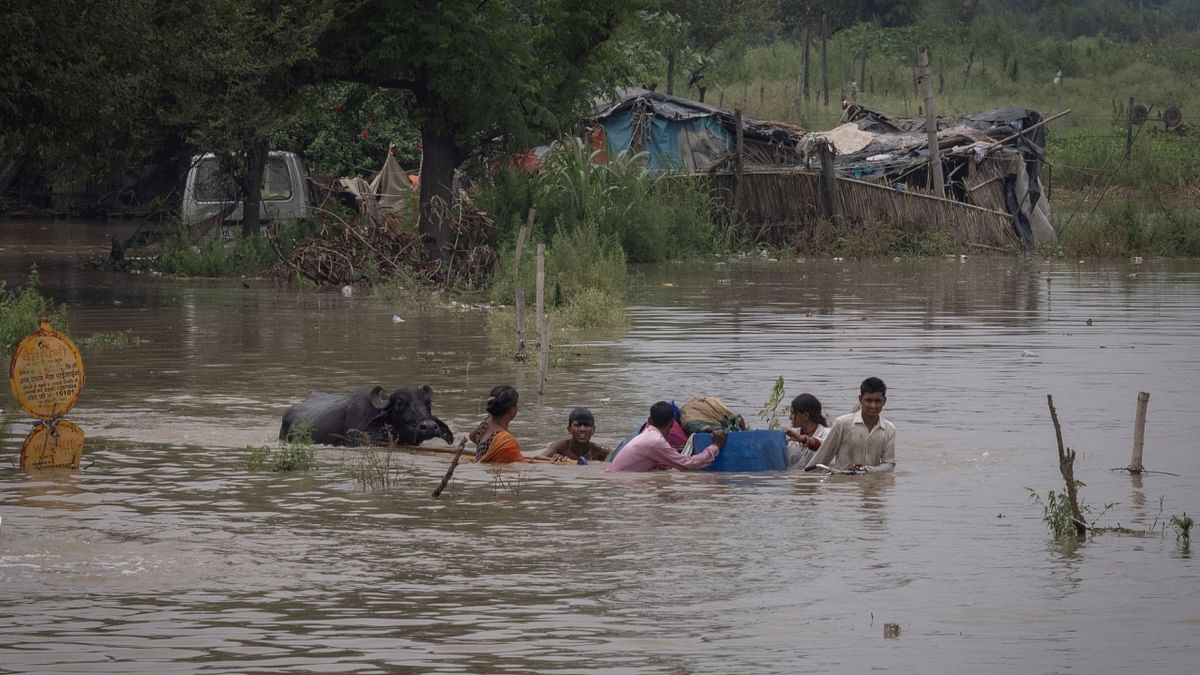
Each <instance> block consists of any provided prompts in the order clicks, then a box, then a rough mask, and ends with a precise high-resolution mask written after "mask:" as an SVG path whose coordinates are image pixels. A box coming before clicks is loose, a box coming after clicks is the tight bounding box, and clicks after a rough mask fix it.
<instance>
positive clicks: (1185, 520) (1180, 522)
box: [1171, 512, 1192, 542]
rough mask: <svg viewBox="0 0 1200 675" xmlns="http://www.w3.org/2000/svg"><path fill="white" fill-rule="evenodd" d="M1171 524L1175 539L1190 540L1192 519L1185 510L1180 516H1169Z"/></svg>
mask: <svg viewBox="0 0 1200 675" xmlns="http://www.w3.org/2000/svg"><path fill="white" fill-rule="evenodd" d="M1171 525H1172V526H1173V527H1174V528H1175V540H1176V541H1183V542H1190V541H1191V540H1192V519H1191V518H1190V517H1189V516H1188V514H1187V513H1186V512H1185V513H1184V514H1183V515H1182V516H1171Z"/></svg>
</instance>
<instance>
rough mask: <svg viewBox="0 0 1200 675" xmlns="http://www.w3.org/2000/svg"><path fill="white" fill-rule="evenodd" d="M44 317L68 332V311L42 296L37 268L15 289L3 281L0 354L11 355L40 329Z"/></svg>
mask: <svg viewBox="0 0 1200 675" xmlns="http://www.w3.org/2000/svg"><path fill="white" fill-rule="evenodd" d="M43 317H44V318H46V319H49V320H50V325H51V326H52V327H53V328H54V329H55V330H57V331H59V332H63V331H66V329H67V325H66V324H67V311H66V308H64V307H63V306H62V305H59V304H56V303H55V302H54V301H53V300H52V299H50V298H47V297H44V296H43V295H42V294H41V288H40V280H39V278H38V271H37V267H36V266H35V267H31V268H30V269H29V274H28V275H27V276H26V277H25V283H24V284H22V285H21V286H19V287H17V288H15V289H10V288H8V286H7V285H6V284H5V283H4V281H2V280H0V353H3V354H11V353H12V351H13V349H15V348H16V346H17V344H18V343H20V342H21V340H22V339H23V338H24V337H25V336H26V335H29V334H30V333H32V332H33V331H35V330H37V329H38V319H39V318H43Z"/></svg>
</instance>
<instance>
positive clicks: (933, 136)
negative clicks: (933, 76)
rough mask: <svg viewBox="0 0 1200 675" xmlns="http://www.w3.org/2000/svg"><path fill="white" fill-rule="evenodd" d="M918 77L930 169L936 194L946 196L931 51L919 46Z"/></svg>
mask: <svg viewBox="0 0 1200 675" xmlns="http://www.w3.org/2000/svg"><path fill="white" fill-rule="evenodd" d="M917 77H918V79H920V80H921V89H922V91H924V93H925V131H926V132H927V133H928V134H929V169H930V176H932V178H933V185H932V186H931V187H932V188H933V192H934V194H936V195H937V196H939V197H944V196H945V195H946V183H945V180H944V178H943V177H942V159H941V157H940V156H939V154H938V140H937V115H936V114H934V111H933V82H932V81H930V79H929V49H928V48H926V47H925V45H917Z"/></svg>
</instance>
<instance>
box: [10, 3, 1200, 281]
mask: <svg viewBox="0 0 1200 675" xmlns="http://www.w3.org/2000/svg"><path fill="white" fill-rule="evenodd" d="M918 43H925V44H928V45H929V46H930V49H931V52H932V54H933V55H934V63H935V68H936V71H937V75H936V77H937V80H938V91H937V95H938V106H939V111H941V112H959V111H969V110H979V109H984V108H988V107H994V106H996V105H1021V106H1027V107H1032V108H1035V109H1038V110H1040V111H1043V112H1044V113H1049V112H1052V111H1056V110H1059V109H1063V108H1068V107H1069V108H1071V109H1072V110H1073V114H1072V115H1071V116H1069V117H1067V118H1065V119H1064V120H1062V121H1060V122H1057V123H1056V124H1055V125H1054V126H1053V127H1052V128H1051V135H1050V146H1049V161H1050V164H1051V166H1052V171H1051V172H1050V176H1051V177H1052V181H1053V184H1054V186H1055V187H1067V188H1071V189H1104V188H1105V186H1108V185H1112V186H1117V187H1125V188H1137V189H1147V188H1149V189H1155V190H1157V189H1162V188H1164V187H1171V188H1174V189H1184V190H1186V189H1194V186H1195V185H1196V182H1197V180H1198V175H1200V167H1198V166H1197V164H1196V159H1195V158H1196V157H1200V149H1198V148H1197V145H1196V143H1197V138H1198V136H1197V135H1196V134H1195V133H1194V132H1193V133H1192V135H1191V136H1179V135H1175V134H1166V133H1162V132H1163V130H1162V129H1161V124H1158V123H1157V115H1158V114H1159V112H1161V110H1162V109H1163V107H1164V106H1166V105H1167V104H1176V105H1179V106H1180V107H1181V108H1182V110H1183V111H1184V113H1185V118H1186V119H1188V120H1193V119H1194V117H1195V115H1197V114H1200V93H1198V92H1200V81H1198V79H1197V78H1198V76H1200V3H1197V2H1194V0H902V1H900V2H881V1H879V0H848V1H847V0H738V1H736V2H735V1H733V0H691V1H686V2H685V1H677V0H606V1H602V2H593V3H578V2H572V1H569V0H536V1H535V0H499V1H496V2H478V1H477V0H420V1H418V0H408V1H402V2H392V1H384V0H367V1H365V2H364V1H361V0H354V1H351V0H298V1H296V2H290V3H286V4H284V5H279V4H278V3H268V2H264V1H263V0H182V1H168V0H94V1H88V2H83V1H81V0H62V1H61V2H56V3H49V4H47V3H40V4H39V3H32V2H9V3H6V5H5V8H4V11H2V12H0V159H4V158H8V157H15V158H18V159H20V160H23V161H24V162H25V163H26V166H29V165H33V166H36V167H40V171H41V172H42V173H43V174H44V175H46V176H59V177H61V176H64V175H67V176H69V177H71V178H72V179H74V180H82V179H84V178H88V177H96V178H101V179H103V178H105V177H107V176H108V175H109V172H111V171H112V170H113V169H117V168H121V167H129V166H136V165H137V164H139V163H140V162H143V161H147V158H149V157H151V156H156V157H160V158H161V157H164V156H165V157H170V158H171V159H172V160H173V161H174V162H176V164H177V167H178V169H179V170H180V171H182V170H183V169H184V168H186V162H187V158H189V157H190V156H191V154H193V153H194V152H196V151H198V150H216V151H225V152H226V153H228V154H227V155H226V156H228V157H229V158H231V163H232V166H231V168H233V169H234V171H235V174H236V175H238V176H239V177H240V179H241V185H242V189H243V190H244V192H245V193H246V197H247V200H248V202H252V201H253V200H254V197H255V192H256V190H257V187H256V186H257V185H259V181H256V180H254V178H253V176H254V173H255V171H257V170H259V166H260V165H261V161H259V160H261V157H262V156H263V153H265V152H266V149H267V148H268V147H273V148H278V149H287V150H293V151H297V152H301V153H302V154H304V156H305V158H306V159H307V160H308V162H309V164H310V165H312V166H315V167H318V168H320V169H322V170H323V171H325V172H327V173H331V174H334V175H341V174H367V173H369V172H371V171H374V170H375V169H377V168H378V167H379V166H380V165H381V163H382V161H383V159H384V155H385V153H386V152H388V148H389V146H391V145H393V144H394V145H395V146H396V154H397V157H398V159H399V160H400V162H401V164H402V165H403V166H405V167H407V168H410V169H413V168H417V167H420V169H421V172H422V174H423V175H422V186H423V187H422V190H421V209H420V211H419V216H420V227H421V234H422V235H423V239H422V241H424V242H425V245H426V249H427V250H426V254H427V257H429V258H432V259H437V258H438V257H439V256H441V255H443V254H444V252H445V245H446V243H447V241H448V238H449V237H450V230H449V227H448V224H447V223H446V220H445V218H442V217H441V216H443V215H444V212H443V211H439V210H438V209H437V208H436V205H437V202H438V200H449V198H450V197H451V196H452V195H451V190H452V188H453V187H454V186H455V185H456V183H455V176H456V172H459V171H462V170H464V169H469V171H468V173H469V174H470V175H471V176H472V177H474V178H475V179H476V181H477V182H482V183H485V184H488V185H490V187H489V190H490V191H491V194H490V195H487V196H484V197H481V202H484V203H486V204H488V206H487V208H488V209H489V210H490V211H491V212H492V214H493V216H494V217H495V218H496V219H497V223H498V227H497V232H496V235H495V236H496V239H497V240H496V241H495V242H493V243H494V244H495V245H497V246H500V247H501V248H502V249H503V246H504V245H505V243H506V242H507V243H508V244H509V245H511V241H512V240H513V239H514V238H515V235H514V233H515V231H516V229H517V226H519V223H520V222H521V221H522V220H523V218H524V214H525V213H526V212H527V211H528V209H529V208H530V207H531V206H536V207H537V208H538V210H539V213H540V216H539V218H538V223H539V228H541V229H540V231H539V233H538V234H539V240H540V241H544V242H546V243H552V240H553V239H554V237H555V236H558V235H572V234H573V233H574V232H575V231H576V230H577V229H580V228H586V230H587V231H588V232H591V231H592V229H594V231H595V236H597V237H599V238H600V240H601V241H603V242H606V245H615V246H618V247H619V248H620V249H621V251H622V254H623V256H624V257H625V259H626V260H628V261H630V262H641V261H659V260H663V259H665V258H669V257H674V256H680V255H690V254H694V253H697V252H701V251H704V250H710V249H711V248H712V246H711V242H713V241H716V242H717V248H720V247H721V246H723V245H725V243H726V240H727V237H728V235H727V234H724V233H723V231H722V230H721V229H720V228H719V227H718V224H714V222H713V217H711V216H710V215H709V213H710V211H709V209H708V204H707V203H706V200H705V199H703V198H702V191H701V190H700V189H699V188H698V187H697V186H695V185H692V184H689V183H687V182H686V181H679V180H673V181H655V180H648V179H646V178H645V177H644V176H641V175H640V174H639V173H638V172H636V171H632V170H628V168H627V167H624V168H623V167H622V165H621V163H622V162H624V161H626V160H621V159H618V160H617V161H616V162H614V164H613V165H611V166H609V167H606V168H603V169H601V170H599V171H597V172H583V173H581V172H580V168H581V167H582V165H584V164H586V157H585V156H583V155H581V154H580V153H575V155H571V154H570V153H564V154H562V155H560V156H558V157H555V158H552V159H551V161H550V163H549V164H548V167H547V171H546V172H545V175H544V176H543V177H539V178H538V179H536V180H534V179H527V178H519V179H509V178H497V179H495V180H494V181H493V180H491V179H487V178H484V176H485V175H486V173H487V172H486V171H484V170H483V167H486V166H489V165H491V164H492V163H493V162H494V160H495V159H496V158H497V157H499V156H503V155H504V154H505V153H507V152H510V151H512V150H514V149H519V148H522V147H528V146H531V145H534V144H538V143H543V142H545V141H546V140H547V139H552V138H558V137H560V135H561V134H563V133H566V134H572V133H575V132H576V131H577V125H578V122H579V121H580V120H581V119H585V118H586V116H587V111H588V110H589V107H590V105H591V101H592V100H593V97H594V96H596V95H598V94H600V93H602V92H605V91H611V90H613V89H616V88H619V87H622V86H626V85H631V84H640V85H659V86H661V87H663V88H665V89H670V90H672V91H674V93H676V94H679V95H682V96H687V97H693V98H696V97H700V96H704V95H707V98H706V100H707V101H709V102H712V103H718V104H721V105H723V106H724V107H727V108H729V107H733V106H734V105H735V104H736V105H739V106H740V107H742V108H743V110H745V111H746V112H747V113H748V114H753V115H758V116H763V117H770V118H776V119H786V120H793V121H797V122H799V123H801V124H802V125H806V126H809V127H812V128H821V127H828V126H832V125H833V124H836V122H837V120H838V118H839V116H840V107H839V106H838V102H839V101H840V100H841V99H842V98H854V99H856V100H858V101H859V102H860V103H863V104H864V105H867V106H868V107H872V108H876V109H880V110H885V111H889V112H895V113H899V114H910V115H912V114H916V113H917V111H918V109H919V107H920V105H921V104H920V103H919V101H918V100H917V97H916V95H915V92H914V90H913V84H912V82H913V78H912V65H913V59H914V54H913V46H914V45H915V44H918ZM822 54H825V56H824V57H822V56H821V55H822ZM822 88H823V89H824V91H823V92H822V91H820V89H822ZM660 90H661V89H660ZM1130 97H1134V98H1136V99H1137V100H1138V101H1139V102H1143V103H1145V104H1147V105H1149V106H1150V107H1151V122H1150V123H1149V124H1148V125H1147V127H1146V128H1144V129H1143V131H1142V133H1140V134H1139V135H1138V137H1137V140H1136V145H1135V150H1134V152H1133V153H1132V156H1131V157H1130V158H1129V159H1127V160H1124V159H1123V154H1124V152H1123V151H1124V143H1125V131H1124V121H1125V119H1126V118H1127V116H1128V109H1127V102H1128V99H1129V98H1130ZM827 99H828V101H829V102H828V103H826V100H827ZM1189 124H1191V125H1192V126H1193V127H1194V126H1195V125H1194V121H1190V122H1189ZM235 160H236V161H235ZM5 166H6V165H5V164H3V163H0V190H2V189H3V188H4V187H5V185H6V183H7V181H8V180H9V179H10V178H11V176H10V175H7V174H6V173H5V171H6V170H7V169H6V168H5ZM50 182H53V181H50ZM248 206H249V203H248ZM248 211H252V209H248ZM718 219H719V217H718ZM253 229H254V228H247V230H246V231H247V233H249V232H250V231H253ZM1152 239H1153V237H1149V238H1144V239H1143V240H1144V241H1149V240H1152ZM698 242H708V244H707V245H704V246H701V245H699V244H698ZM244 248H247V249H250V248H254V246H253V245H248V246H247V247H244ZM918 248H930V247H928V246H923V247H918ZM937 248H938V247H937V246H933V247H932V249H931V250H936V249H937ZM177 253H178V255H176V256H175V258H174V259H173V263H172V264H173V265H175V266H176V267H178V268H179V269H180V270H181V271H182V270H191V271H192V273H195V272H198V271H201V270H205V271H206V273H220V270H223V269H226V268H225V267H224V265H225V263H222V264H220V265H214V264H212V262H213V261H212V259H213V258H215V257H216V254H215V253H213V254H211V255H207V254H206V255H201V256H200V257H198V258H197V257H196V256H194V255H192V254H193V253H195V252H191V253H189V252H188V251H186V250H183V249H180V250H179V251H177ZM258 253H261V251H260V252H258ZM258 253H256V252H255V251H250V250H247V251H246V252H245V255H242V254H238V255H239V256H241V257H242V258H244V259H245V260H247V261H248V260H249V259H250V258H253V257H255V256H257V255H258ZM236 257H237V256H235V258H236ZM241 265H242V263H240V262H239V263H237V265H236V266H241Z"/></svg>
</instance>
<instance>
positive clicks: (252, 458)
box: [246, 424, 317, 471]
mask: <svg viewBox="0 0 1200 675" xmlns="http://www.w3.org/2000/svg"><path fill="white" fill-rule="evenodd" d="M247 450H248V451H249V456H248V457H247V458H246V468H247V469H248V470H250V471H261V470H263V469H266V468H268V467H269V468H270V469H271V471H312V470H313V469H316V468H317V453H316V449H315V448H313V442H312V432H311V428H310V427H309V426H308V425H306V424H300V425H297V426H295V427H292V430H291V431H290V432H289V433H288V438H287V440H286V441H284V443H283V445H282V446H281V447H280V448H278V449H272V448H271V447H270V446H267V445H263V446H258V447H253V446H248V447H247Z"/></svg>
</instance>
